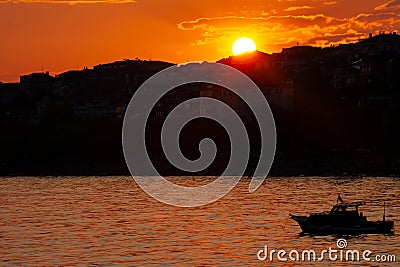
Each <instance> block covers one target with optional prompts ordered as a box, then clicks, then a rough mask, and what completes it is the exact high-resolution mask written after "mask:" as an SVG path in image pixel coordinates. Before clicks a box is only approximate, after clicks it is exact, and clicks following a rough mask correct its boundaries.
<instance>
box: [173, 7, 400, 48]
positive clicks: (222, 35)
mask: <svg viewBox="0 0 400 267" xmlns="http://www.w3.org/2000/svg"><path fill="white" fill-rule="evenodd" d="M178 28H179V29H181V30H185V31H198V33H199V34H197V36H199V35H200V36H201V37H200V38H198V39H197V40H196V41H193V42H192V44H193V45H209V44H217V46H224V44H226V43H227V42H230V40H231V39H230V38H232V37H234V36H240V35H243V33H246V34H248V35H251V36H255V37H256V38H257V39H258V40H259V42H263V44H261V45H259V47H260V48H261V49H265V50H267V51H270V50H269V48H270V49H274V51H277V50H279V49H280V48H283V47H288V46H292V45H295V44H296V43H297V42H299V43H300V44H302V45H316V46H330V45H338V44H341V43H349V42H355V41H358V40H360V39H362V38H366V37H367V36H368V34H369V33H377V32H378V31H380V30H385V31H388V32H390V31H393V30H396V29H397V30H398V29H400V14H398V13H397V12H377V11H375V12H372V13H363V14H358V15H356V16H352V17H335V16H328V15H324V14H311V15H272V16H269V15H267V14H265V15H263V16H259V17H244V16H224V17H205V18H198V19H195V20H191V21H184V22H181V23H179V24H178ZM271 47H272V48H271Z"/></svg>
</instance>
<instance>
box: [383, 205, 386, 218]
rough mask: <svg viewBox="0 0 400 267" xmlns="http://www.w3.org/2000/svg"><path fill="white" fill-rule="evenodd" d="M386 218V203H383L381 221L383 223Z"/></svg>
mask: <svg viewBox="0 0 400 267" xmlns="http://www.w3.org/2000/svg"><path fill="white" fill-rule="evenodd" d="M385 217H386V201H383V221H385Z"/></svg>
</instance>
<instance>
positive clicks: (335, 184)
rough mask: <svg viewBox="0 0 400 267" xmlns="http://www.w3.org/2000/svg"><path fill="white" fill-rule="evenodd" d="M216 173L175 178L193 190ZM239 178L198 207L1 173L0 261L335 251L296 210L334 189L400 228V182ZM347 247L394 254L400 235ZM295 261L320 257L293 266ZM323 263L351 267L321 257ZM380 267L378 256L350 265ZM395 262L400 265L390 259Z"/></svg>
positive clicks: (119, 187) (323, 200)
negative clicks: (303, 226)
mask: <svg viewBox="0 0 400 267" xmlns="http://www.w3.org/2000/svg"><path fill="white" fill-rule="evenodd" d="M212 179H213V178H212V177H197V178H193V177H170V180H171V181H173V182H175V183H177V184H183V185H187V186H193V185H199V184H205V183H207V182H210V181H211V180H212ZM249 182H250V180H249V179H242V180H241V182H240V183H239V184H238V186H237V187H236V188H235V189H234V190H233V191H232V192H231V193H229V194H228V195H227V196H225V197H224V198H222V199H221V200H219V201H217V202H214V203H212V204H210V205H207V206H203V207H198V208H178V207H173V206H168V205H166V204H163V203H160V202H158V201H156V200H154V199H152V198H151V197H149V196H148V195H147V194H145V193H144V192H143V191H141V190H140V188H139V187H138V186H137V185H136V183H135V182H134V180H133V179H132V178H130V177H41V178H37V177H13V178H0V200H1V201H0V255H1V256H0V265H2V266H14V265H17V266H18V265H21V266H61V265H63V266H76V265H81V266H86V265H92V266H94V265H96V266H121V265H122V266H266V265H281V264H283V263H280V262H278V261H277V260H276V259H275V260H274V262H272V263H271V262H269V261H264V262H262V261H259V260H258V259H257V252H258V251H259V250H260V249H262V248H264V246H265V245H268V247H269V248H271V249H276V250H279V249H285V250H288V251H289V250H291V249H298V250H300V251H301V250H304V249H314V250H316V251H320V250H323V249H328V247H334V248H336V240H337V239H338V237H336V236H323V237H317V236H302V235H299V233H300V228H299V227H298V225H297V224H296V223H295V222H294V221H292V220H290V219H288V218H289V216H288V214H289V213H292V214H300V215H301V214H308V213H310V212H311V211H324V210H329V209H330V208H331V206H332V204H334V203H336V197H337V193H339V192H340V193H341V195H342V198H343V199H344V200H345V201H358V200H365V201H367V203H369V205H367V206H364V207H363V208H362V211H363V212H364V214H365V215H367V216H368V218H369V219H371V220H373V219H374V220H378V219H382V214H383V207H382V206H380V202H379V201H380V200H383V199H386V200H388V202H387V216H386V218H387V219H390V220H394V221H395V229H396V228H397V229H398V228H399V221H400V220H399V219H400V198H399V196H400V179H399V178H384V177H379V178H318V177H301V178H299V177H297V178H296V177H292V178H268V179H267V180H266V181H265V182H264V184H263V185H262V186H261V187H260V188H259V189H258V190H257V191H255V192H254V193H252V194H250V193H248V190H247V189H248V185H249ZM346 238H347V241H348V248H349V249H360V250H362V249H369V250H371V251H373V252H374V253H375V254H378V253H380V254H394V255H397V261H398V262H399V261H400V237H399V235H398V231H397V232H396V231H395V234H394V235H389V236H385V235H362V236H355V237H346ZM286 264H289V265H292V266H298V265H302V264H303V265H305V266H310V265H315V264H317V263H310V262H308V263H299V262H289V263H286ZM319 265H320V266H327V265H329V266H348V265H349V263H348V262H347V263H346V262H323V263H319ZM351 265H353V266H377V265H379V264H377V263H376V262H375V263H374V262H369V263H368V262H358V263H356V262H352V263H351ZM385 265H386V266H387V265H394V263H391V264H389V263H386V264H385Z"/></svg>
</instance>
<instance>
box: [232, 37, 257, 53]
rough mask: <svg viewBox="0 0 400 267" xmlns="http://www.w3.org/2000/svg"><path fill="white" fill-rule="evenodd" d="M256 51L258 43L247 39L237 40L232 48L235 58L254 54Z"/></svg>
mask: <svg viewBox="0 0 400 267" xmlns="http://www.w3.org/2000/svg"><path fill="white" fill-rule="evenodd" d="M256 49H257V47H256V43H255V42H254V41H253V40H251V39H250V38H247V37H243V38H239V39H237V40H236V41H235V43H234V44H233V46H232V52H233V55H235V56H236V55H239V54H243V53H249V52H253V51H256Z"/></svg>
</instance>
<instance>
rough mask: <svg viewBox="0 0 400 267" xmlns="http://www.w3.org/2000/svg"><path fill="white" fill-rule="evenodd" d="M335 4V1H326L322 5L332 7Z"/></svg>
mask: <svg viewBox="0 0 400 267" xmlns="http://www.w3.org/2000/svg"><path fill="white" fill-rule="evenodd" d="M336 4H337V2H336V1H327V2H323V5H325V6H332V5H336Z"/></svg>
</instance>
